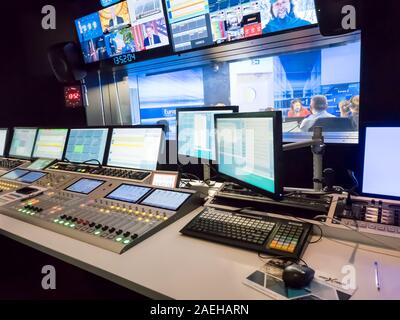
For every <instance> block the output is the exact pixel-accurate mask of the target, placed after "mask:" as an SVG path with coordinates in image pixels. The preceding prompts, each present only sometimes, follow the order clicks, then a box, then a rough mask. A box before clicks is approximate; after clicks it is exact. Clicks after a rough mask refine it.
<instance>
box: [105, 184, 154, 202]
mask: <svg viewBox="0 0 400 320" xmlns="http://www.w3.org/2000/svg"><path fill="white" fill-rule="evenodd" d="M150 190H151V188H146V187H138V186H133V185H129V184H123V185H121V186H119V187H118V188H117V189H116V190H114V191H113V192H112V193H110V194H109V195H108V196H107V197H106V198H107V199H113V200H119V201H125V202H130V203H137V202H138V201H139V200H140V199H141V198H142V197H143V196H144V195H146V194H147V193H148V192H149V191H150Z"/></svg>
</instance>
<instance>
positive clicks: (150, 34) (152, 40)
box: [144, 24, 161, 47]
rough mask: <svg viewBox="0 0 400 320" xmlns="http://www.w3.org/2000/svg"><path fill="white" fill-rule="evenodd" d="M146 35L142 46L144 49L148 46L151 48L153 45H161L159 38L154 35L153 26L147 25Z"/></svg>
mask: <svg viewBox="0 0 400 320" xmlns="http://www.w3.org/2000/svg"><path fill="white" fill-rule="evenodd" d="M146 35H147V37H146V38H144V46H145V47H149V46H153V45H155V44H160V43H161V39H160V36H158V35H156V34H155V33H154V27H153V25H151V24H149V25H147V26H146Z"/></svg>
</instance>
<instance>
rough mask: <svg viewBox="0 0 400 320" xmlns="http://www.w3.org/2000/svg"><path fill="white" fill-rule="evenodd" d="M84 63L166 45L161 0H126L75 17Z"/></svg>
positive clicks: (166, 37) (166, 33)
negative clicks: (77, 17) (83, 15)
mask: <svg viewBox="0 0 400 320" xmlns="http://www.w3.org/2000/svg"><path fill="white" fill-rule="evenodd" d="M75 25H76V30H77V33H78V38H79V42H80V43H81V47H82V52H83V57H84V60H85V63H93V62H97V61H101V60H106V59H110V58H114V57H118V56H121V55H124V54H132V55H133V54H136V53H139V52H140V53H144V52H146V51H152V50H154V49H156V48H160V47H165V46H168V45H169V37H168V31H167V26H166V21H165V15H164V9H163V5H162V0H127V1H123V2H120V3H118V4H115V5H113V6H110V7H108V8H105V9H102V10H100V11H98V12H95V13H92V14H89V15H87V16H85V17H82V18H79V19H77V20H75Z"/></svg>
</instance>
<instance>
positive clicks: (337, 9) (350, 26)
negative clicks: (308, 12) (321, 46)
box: [315, 0, 362, 36]
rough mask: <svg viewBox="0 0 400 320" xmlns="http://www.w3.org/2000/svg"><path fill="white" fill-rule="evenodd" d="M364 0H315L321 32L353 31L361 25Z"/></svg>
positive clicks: (330, 33)
mask: <svg viewBox="0 0 400 320" xmlns="http://www.w3.org/2000/svg"><path fill="white" fill-rule="evenodd" d="M361 1H362V0H315V9H316V11H317V18H318V24H319V29H320V32H321V34H322V35H323V36H336V35H341V34H346V33H351V32H354V31H356V30H359V29H360V27H361Z"/></svg>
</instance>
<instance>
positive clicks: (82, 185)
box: [65, 179, 105, 194]
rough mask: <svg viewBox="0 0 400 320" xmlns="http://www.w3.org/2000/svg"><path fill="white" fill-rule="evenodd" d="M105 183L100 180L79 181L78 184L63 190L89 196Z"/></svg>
mask: <svg viewBox="0 0 400 320" xmlns="http://www.w3.org/2000/svg"><path fill="white" fill-rule="evenodd" d="M104 182H105V181H102V180H94V179H81V180H79V181H78V182H75V183H74V184H73V185H72V186H70V187H68V188H67V189H65V190H66V191H71V192H76V193H82V194H89V193H91V192H92V191H93V190H95V189H97V188H98V187H100V186H101V185H102V184H103V183H104Z"/></svg>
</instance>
